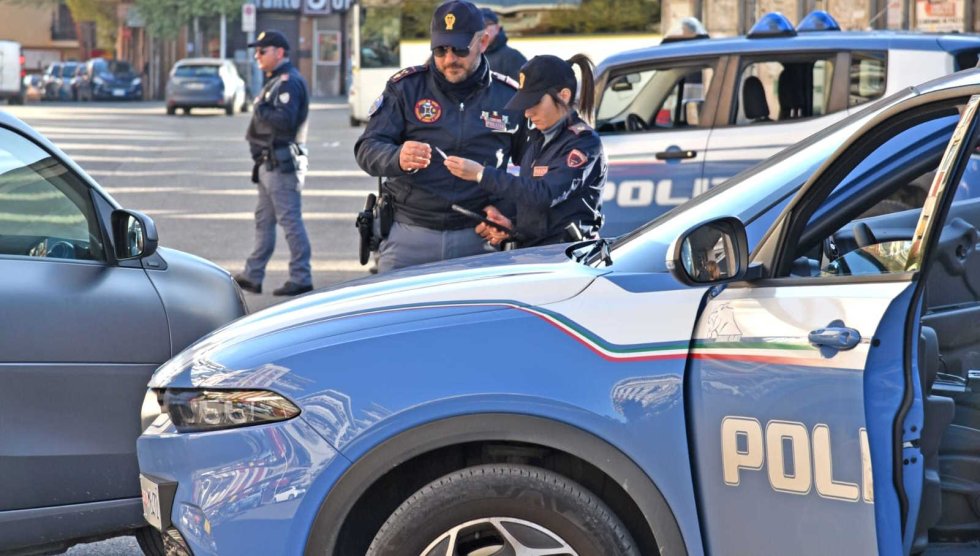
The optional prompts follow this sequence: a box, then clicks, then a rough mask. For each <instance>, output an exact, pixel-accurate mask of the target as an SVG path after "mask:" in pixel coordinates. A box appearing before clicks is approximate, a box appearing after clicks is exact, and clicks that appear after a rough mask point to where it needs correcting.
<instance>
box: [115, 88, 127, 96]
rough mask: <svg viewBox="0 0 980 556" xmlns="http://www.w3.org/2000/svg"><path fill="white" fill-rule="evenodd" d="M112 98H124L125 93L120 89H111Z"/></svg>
mask: <svg viewBox="0 0 980 556" xmlns="http://www.w3.org/2000/svg"><path fill="white" fill-rule="evenodd" d="M112 96H114V97H122V96H126V91H124V90H122V89H113V90H112Z"/></svg>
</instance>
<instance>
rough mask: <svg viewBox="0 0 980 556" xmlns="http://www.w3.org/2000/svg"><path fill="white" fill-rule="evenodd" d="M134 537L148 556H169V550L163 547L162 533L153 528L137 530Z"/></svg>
mask: <svg viewBox="0 0 980 556" xmlns="http://www.w3.org/2000/svg"><path fill="white" fill-rule="evenodd" d="M133 535H134V536H135V537H136V544H138V545H140V549H142V550H143V554H145V555H146V556H165V555H166V554H167V550H166V549H165V548H164V547H163V537H162V536H161V535H160V531H157V530H156V529H154V528H153V527H143V528H142V529H137V530H136V531H135V532H134V533H133Z"/></svg>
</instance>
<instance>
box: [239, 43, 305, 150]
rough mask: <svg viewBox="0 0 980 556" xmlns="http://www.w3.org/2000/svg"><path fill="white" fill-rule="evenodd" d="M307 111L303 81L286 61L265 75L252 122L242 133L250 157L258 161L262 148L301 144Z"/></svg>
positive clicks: (254, 107)
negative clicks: (249, 151)
mask: <svg viewBox="0 0 980 556" xmlns="http://www.w3.org/2000/svg"><path fill="white" fill-rule="evenodd" d="M309 110H310V100H309V96H308V95H307V92H306V80H305V79H303V76H302V75H300V73H299V71H298V70H297V69H296V68H295V67H294V66H293V65H292V64H291V63H290V62H288V61H286V62H284V63H283V64H281V65H280V66H279V67H277V68H276V69H274V70H273V71H272V73H271V75H269V76H268V77H267V78H266V81H265V85H264V86H263V87H262V92H261V93H260V94H259V97H258V98H257V99H256V102H255V105H254V106H253V111H252V121H251V122H250V123H249V124H248V131H247V132H246V134H245V140H246V141H248V145H249V149H250V150H251V152H252V160H258V159H259V158H260V157H261V156H262V151H263V149H270V150H272V149H275V148H277V147H288V146H289V145H290V144H293V143H299V144H302V143H305V142H306V117H307V115H308V114H309Z"/></svg>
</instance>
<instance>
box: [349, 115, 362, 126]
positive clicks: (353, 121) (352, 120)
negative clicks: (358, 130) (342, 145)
mask: <svg viewBox="0 0 980 556" xmlns="http://www.w3.org/2000/svg"><path fill="white" fill-rule="evenodd" d="M360 125H361V120H358V119H357V118H355V117H354V116H351V117H350V126H351V127H359V126H360Z"/></svg>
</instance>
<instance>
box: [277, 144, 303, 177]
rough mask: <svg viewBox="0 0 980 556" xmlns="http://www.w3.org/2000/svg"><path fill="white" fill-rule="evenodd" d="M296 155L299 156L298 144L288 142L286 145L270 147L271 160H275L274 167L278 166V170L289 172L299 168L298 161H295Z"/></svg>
mask: <svg viewBox="0 0 980 556" xmlns="http://www.w3.org/2000/svg"><path fill="white" fill-rule="evenodd" d="M297 156H299V145H297V144H295V143H290V144H288V145H286V146H283V147H275V148H274V149H272V157H271V160H272V161H274V162H275V167H278V168H279V171H280V172H282V173H284V174H289V173H292V172H295V171H296V170H297V168H299V163H298V162H297V161H296V157H297ZM271 169H272V168H270V170H271Z"/></svg>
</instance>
